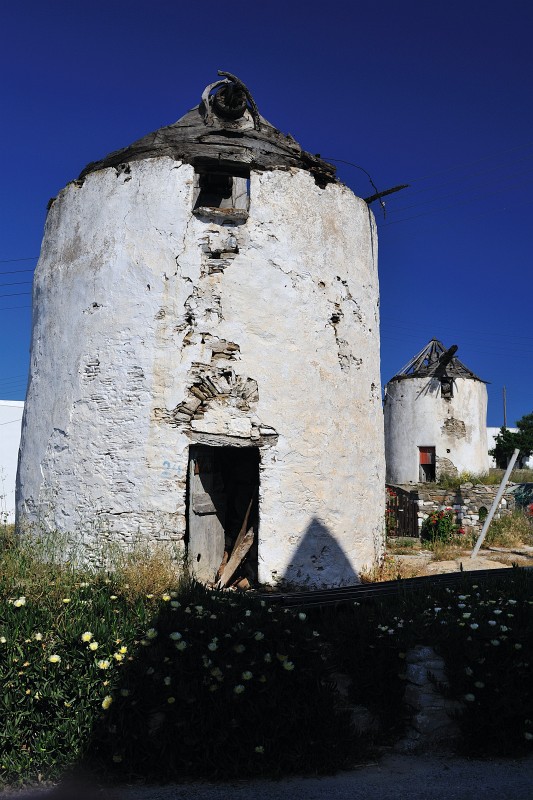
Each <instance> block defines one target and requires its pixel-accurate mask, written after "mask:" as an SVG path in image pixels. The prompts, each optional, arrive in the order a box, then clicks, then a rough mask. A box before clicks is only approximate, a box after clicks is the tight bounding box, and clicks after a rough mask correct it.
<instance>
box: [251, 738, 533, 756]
mask: <svg viewBox="0 0 533 800" xmlns="http://www.w3.org/2000/svg"><path fill="white" fill-rule="evenodd" d="M531 738H532V739H533V736H532V737H531ZM526 739H527V736H526ZM254 750H255V752H256V753H259V754H260V755H262V754H263V753H264V752H265V748H264V747H263V746H262V745H258V746H257V747H255V748H254Z"/></svg>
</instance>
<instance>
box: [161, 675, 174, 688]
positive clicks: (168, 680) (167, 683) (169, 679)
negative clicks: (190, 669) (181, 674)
mask: <svg viewBox="0 0 533 800" xmlns="http://www.w3.org/2000/svg"><path fill="white" fill-rule="evenodd" d="M163 683H164V684H165V686H170V684H171V683H172V678H171V677H170V675H167V676H166V677H165V678H163Z"/></svg>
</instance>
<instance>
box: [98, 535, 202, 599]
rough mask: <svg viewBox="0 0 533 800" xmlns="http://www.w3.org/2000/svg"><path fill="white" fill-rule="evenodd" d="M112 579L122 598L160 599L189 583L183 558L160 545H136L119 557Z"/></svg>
mask: <svg viewBox="0 0 533 800" xmlns="http://www.w3.org/2000/svg"><path fill="white" fill-rule="evenodd" d="M113 575H114V578H115V580H116V581H117V584H118V586H119V587H120V589H121V591H122V593H123V594H124V596H125V597H126V598H128V599H130V600H134V599H135V598H136V597H139V596H146V595H150V594H153V595H156V596H161V595H162V594H163V593H164V592H167V591H168V590H169V589H170V588H171V587H172V588H173V589H175V588H176V587H178V586H179V585H182V584H183V583H184V582H185V581H188V580H189V575H188V571H187V569H186V566H185V564H184V560H183V558H181V557H180V556H179V555H177V554H176V553H174V552H173V551H172V550H171V549H169V548H168V547H165V546H164V545H155V546H154V545H151V546H150V547H148V545H138V546H137V547H135V548H134V549H133V550H131V551H128V552H127V553H123V554H120V556H119V558H118V563H117V564H116V566H115V568H114V570H113Z"/></svg>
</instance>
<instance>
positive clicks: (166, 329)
mask: <svg viewBox="0 0 533 800" xmlns="http://www.w3.org/2000/svg"><path fill="white" fill-rule="evenodd" d="M193 191H194V171H193V168H192V167H191V166H189V165H186V164H183V165H180V164H176V162H175V161H173V160H172V159H170V158H167V157H160V158H153V159H149V160H144V161H143V160H141V161H135V162H133V163H131V164H129V165H127V170H121V169H115V168H108V169H102V170H99V171H97V172H93V173H90V174H88V175H87V176H86V177H85V180H84V182H83V183H82V184H81V185H80V183H79V182H75V183H72V184H69V185H68V186H67V187H66V188H65V189H64V190H63V191H62V192H61V193H60V195H59V196H58V198H57V199H56V200H55V202H54V203H53V205H52V207H51V209H50V212H49V215H48V219H47V223H46V230H45V238H44V242H43V247H42V252H41V258H40V261H39V264H38V267H37V270H36V276H35V283H34V315H35V316H34V330H33V339H32V357H31V378H30V385H29V390H28V399H27V403H26V409H25V417H24V424H23V432H22V445H21V448H22V449H21V460H20V469H19V476H18V525H19V530H22V529H27V528H30V529H32V528H33V529H35V528H45V529H46V530H49V531H54V530H60V531H64V532H65V533H67V534H69V535H70V536H71V537H72V540H73V541H74V540H75V541H78V542H82V543H83V548H84V552H86V553H89V554H90V553H92V552H93V551H96V550H97V546H98V542H99V541H101V540H102V539H105V540H108V539H111V540H114V541H118V542H122V543H124V544H126V545H128V544H131V543H132V542H133V541H134V539H136V538H137V537H139V536H141V537H144V538H147V539H149V540H152V541H158V540H163V541H171V542H174V543H176V546H177V547H178V548H183V546H184V542H183V540H184V534H185V528H186V519H185V502H186V497H185V495H186V475H187V459H188V448H189V445H190V444H191V443H195V442H197V443H198V442H199V443H202V442H204V443H205V442H207V443H217V442H220V443H225V444H227V443H238V444H240V445H243V444H244V445H254V446H258V447H259V448H260V481H261V485H260V511H259V516H260V524H259V580H260V581H261V582H265V583H272V582H275V581H277V580H278V579H280V578H284V579H287V580H289V581H294V582H296V583H302V584H305V585H311V586H313V585H317V586H318V585H322V586H325V585H338V584H342V583H350V582H352V581H353V580H357V575H358V573H359V571H360V569H362V568H363V567H367V566H369V565H371V564H372V563H373V561H374V560H375V558H376V557H377V556H378V555H379V553H380V552H381V548H382V536H383V491H382V488H383V479H384V459H383V447H382V435H383V429H382V412H381V403H380V397H379V340H378V285H377V265H376V263H375V251H376V241H375V240H376V231H375V226H374V222H373V218H372V215H371V214H369V211H368V208H367V206H366V204H365V203H364V202H363V201H362V200H360V199H358V198H356V197H355V196H354V195H353V194H352V193H351V192H350V190H349V189H347V188H346V187H343V186H341V185H339V184H333V183H332V184H329V185H328V186H327V187H326V188H325V189H321V188H319V187H318V186H317V185H316V183H315V181H314V179H313V177H312V176H311V175H310V174H309V173H307V172H305V171H303V170H298V169H289V170H283V171H282V170H274V171H271V172H269V171H265V172H262V173H255V172H252V174H251V197H250V211H249V216H248V219H247V220H245V219H244V218H243V219H240V218H232V219H229V218H228V219H224V217H223V216H221V215H218V216H217V215H214V216H211V217H210V216H209V215H208V216H202V215H201V214H200V215H199V214H198V213H195V214H193V213H192V211H191V209H192V203H193ZM336 309H338V311H337V316H336V317H335V322H334V323H333V322H332V320H331V318H332V314H333V313H334V312H335V310H336ZM74 334H75V335H74ZM376 387H378V388H377V389H376ZM328 553H333V554H336V555H335V556H332V557H330V558H326V557H325V554H328ZM339 553H340V554H341V556H339Z"/></svg>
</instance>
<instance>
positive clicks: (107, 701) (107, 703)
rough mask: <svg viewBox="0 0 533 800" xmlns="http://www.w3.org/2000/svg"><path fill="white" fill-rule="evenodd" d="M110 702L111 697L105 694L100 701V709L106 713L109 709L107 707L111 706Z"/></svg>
mask: <svg viewBox="0 0 533 800" xmlns="http://www.w3.org/2000/svg"><path fill="white" fill-rule="evenodd" d="M112 702H113V698H112V697H111V695H110V694H106V696H105V697H104V699H103V700H102V708H103V709H104V711H107V709H108V708H109V706H110V705H111V703H112Z"/></svg>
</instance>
